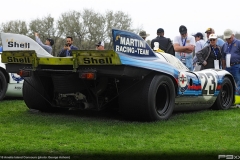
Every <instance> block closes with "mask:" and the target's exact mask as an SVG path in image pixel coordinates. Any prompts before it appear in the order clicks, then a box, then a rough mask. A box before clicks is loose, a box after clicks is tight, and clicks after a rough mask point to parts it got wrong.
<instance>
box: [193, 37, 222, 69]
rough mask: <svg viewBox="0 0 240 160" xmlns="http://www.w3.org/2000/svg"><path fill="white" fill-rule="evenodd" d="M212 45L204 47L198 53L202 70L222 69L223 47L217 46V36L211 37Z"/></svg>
mask: <svg viewBox="0 0 240 160" xmlns="http://www.w3.org/2000/svg"><path fill="white" fill-rule="evenodd" d="M209 41H210V45H208V46H206V47H204V48H203V49H201V50H199V51H198V52H197V53H196V56H197V58H198V60H199V62H200V63H201V64H202V68H201V70H202V69H208V68H215V69H220V68H221V60H222V53H221V47H220V46H218V45H217V35H216V34H210V35H209Z"/></svg>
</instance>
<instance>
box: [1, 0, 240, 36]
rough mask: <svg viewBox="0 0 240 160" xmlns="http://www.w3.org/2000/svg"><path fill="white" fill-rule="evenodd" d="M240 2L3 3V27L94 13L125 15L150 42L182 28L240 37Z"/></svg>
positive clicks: (106, 0) (103, 0)
mask: <svg viewBox="0 0 240 160" xmlns="http://www.w3.org/2000/svg"><path fill="white" fill-rule="evenodd" d="M239 3H240V2H239V1H237V0H218V1H216V0H201V1H199V0H56V1H55V0H10V1H7V0H3V1H1V4H0V6H1V9H0V24H1V23H5V22H8V21H11V20H22V21H26V22H30V21H31V20H34V19H36V18H43V17H45V16H47V15H49V14H50V15H51V16H52V17H54V18H55V19H58V18H59V17H60V15H61V14H62V13H64V12H69V11H72V10H75V11H81V10H82V9H93V10H94V11H96V12H100V13H105V12H106V11H107V10H111V11H114V12H115V11H123V12H125V13H126V14H128V15H129V16H130V17H131V18H132V21H133V25H132V28H140V27H141V28H142V29H143V30H145V31H146V32H147V33H148V34H150V36H149V37H147V40H151V39H153V38H155V37H156V32H157V29H158V28H163V29H164V31H165V37H168V38H171V39H173V38H174V37H175V36H177V35H179V26H180V25H185V26H186V27H187V29H188V34H190V35H191V34H194V33H196V32H202V33H204V32H205V30H206V29H207V28H209V27H211V28H214V29H215V33H216V34H217V35H223V32H224V30H225V29H228V28H229V29H232V30H233V31H234V32H235V33H236V32H238V33H240V20H239V19H240V18H239V15H240V7H239Z"/></svg>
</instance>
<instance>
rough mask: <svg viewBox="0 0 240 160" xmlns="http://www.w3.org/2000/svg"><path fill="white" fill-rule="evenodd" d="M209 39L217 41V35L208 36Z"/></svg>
mask: <svg viewBox="0 0 240 160" xmlns="http://www.w3.org/2000/svg"><path fill="white" fill-rule="evenodd" d="M209 39H217V35H216V34H210V35H209Z"/></svg>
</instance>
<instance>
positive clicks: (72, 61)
mask: <svg viewBox="0 0 240 160" xmlns="http://www.w3.org/2000/svg"><path fill="white" fill-rule="evenodd" d="M72 53H73V56H72V57H37V56H36V55H37V54H36V53H35V51H4V52H3V53H2V62H3V63H18V64H33V66H35V67H37V66H38V65H74V66H77V65H119V64H121V61H120V58H119V57H118V54H117V53H116V52H114V51H113V50H103V51H98V50H74V51H72Z"/></svg>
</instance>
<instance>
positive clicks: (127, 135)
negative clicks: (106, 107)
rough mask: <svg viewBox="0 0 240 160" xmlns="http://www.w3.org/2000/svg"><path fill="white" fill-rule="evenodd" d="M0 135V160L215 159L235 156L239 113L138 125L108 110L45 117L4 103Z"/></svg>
mask: <svg viewBox="0 0 240 160" xmlns="http://www.w3.org/2000/svg"><path fill="white" fill-rule="evenodd" d="M0 134H1V136H0V159H1V156H24V155H29V156H70V159H218V155H235V156H237V155H240V136H239V135H240V109H239V108H232V109H230V110H227V111H212V110H205V111H198V112H181V113H174V114H173V115H172V117H171V118H170V119H169V120H168V121H159V122H151V123H149V122H148V123H147V122H145V123H143V122H132V121H126V120H124V119H123V118H122V117H121V116H120V115H119V114H118V113H117V112H112V111H109V112H86V111H84V112H83V111H69V112H67V113H54V114H53V113H51V114H50V113H42V112H36V111H30V110H29V109H28V108H27V107H26V105H25V103H24V101H22V100H4V101H1V102H0ZM58 158H59V157H58ZM47 159H48V158H47ZM59 159H61V158H59ZM225 159H226V158H225Z"/></svg>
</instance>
